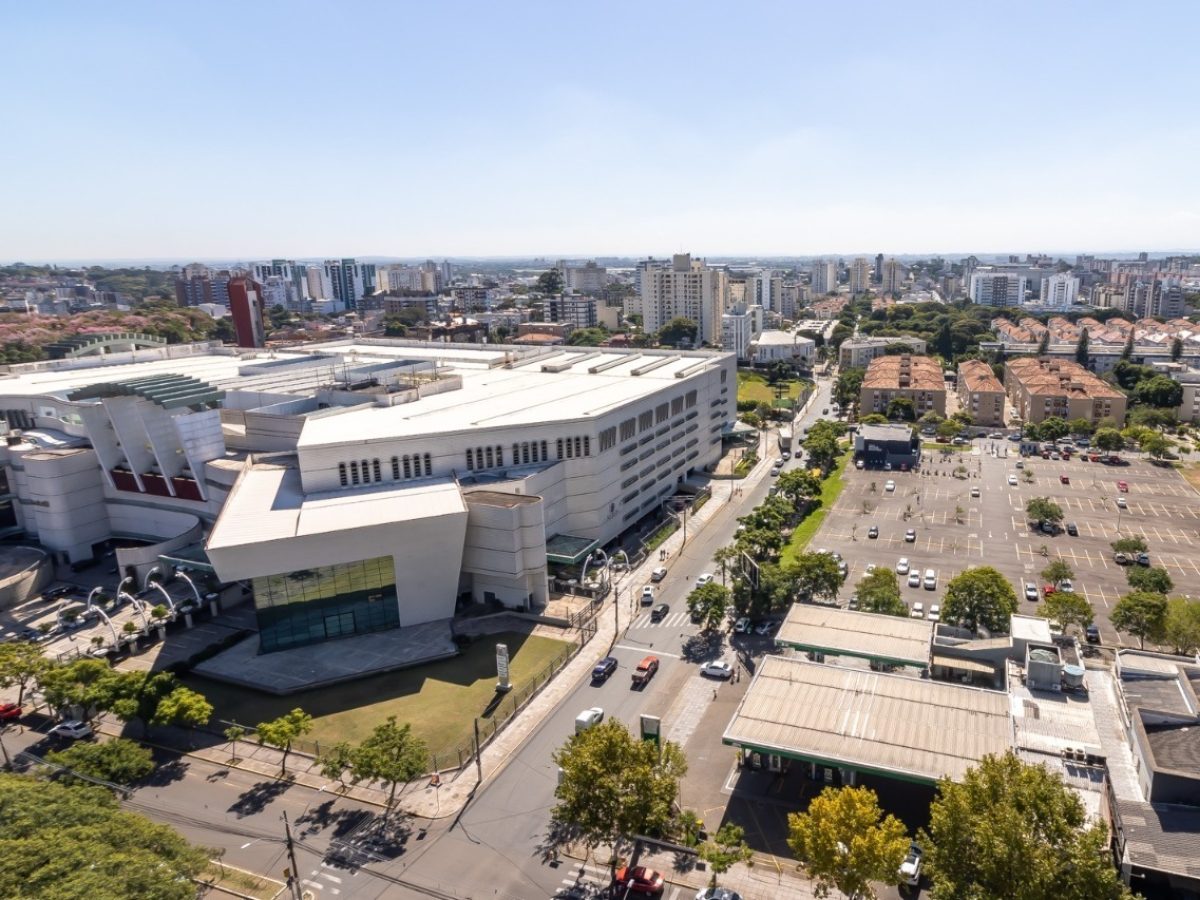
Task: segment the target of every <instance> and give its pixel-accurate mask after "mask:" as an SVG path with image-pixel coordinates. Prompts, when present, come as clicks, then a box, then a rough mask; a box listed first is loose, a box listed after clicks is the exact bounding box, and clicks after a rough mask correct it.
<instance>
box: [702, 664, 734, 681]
mask: <svg viewBox="0 0 1200 900" xmlns="http://www.w3.org/2000/svg"><path fill="white" fill-rule="evenodd" d="M700 674H701V675H707V676H708V677H709V678H721V679H725V678H732V677H733V666H731V665H729V663H727V662H725V660H723V659H714V660H713V661H712V662H706V663H705V664H704V665H702V666H701V667H700Z"/></svg>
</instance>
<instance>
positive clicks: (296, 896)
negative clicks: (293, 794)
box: [283, 812, 303, 900]
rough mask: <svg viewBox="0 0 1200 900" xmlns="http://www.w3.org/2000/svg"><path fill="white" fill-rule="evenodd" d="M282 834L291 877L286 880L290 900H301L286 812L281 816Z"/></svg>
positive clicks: (294, 845) (290, 831) (294, 849)
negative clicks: (289, 889)
mask: <svg viewBox="0 0 1200 900" xmlns="http://www.w3.org/2000/svg"><path fill="white" fill-rule="evenodd" d="M283 833H284V836H285V837H286V838H287V854H288V862H289V863H290V864H291V875H290V877H289V878H288V885H289V886H290V887H291V889H292V900H303V896H302V894H301V893H300V867H299V866H297V865H296V844H295V842H294V841H293V840H292V826H291V823H290V822H288V817H287V812H284V814H283Z"/></svg>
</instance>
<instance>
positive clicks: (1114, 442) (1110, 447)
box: [1092, 428, 1125, 453]
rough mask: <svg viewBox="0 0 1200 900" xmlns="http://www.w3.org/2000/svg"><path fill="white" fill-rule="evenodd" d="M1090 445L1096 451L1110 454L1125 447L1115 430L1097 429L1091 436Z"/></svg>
mask: <svg viewBox="0 0 1200 900" xmlns="http://www.w3.org/2000/svg"><path fill="white" fill-rule="evenodd" d="M1092 444H1093V445H1095V447H1096V449H1098V450H1103V451H1104V452H1105V453H1112V452H1114V451H1117V450H1121V449H1123V448H1124V447H1125V439H1124V438H1123V437H1121V432H1119V431H1117V429H1115V428H1097V429H1096V433H1095V434H1094V435H1092Z"/></svg>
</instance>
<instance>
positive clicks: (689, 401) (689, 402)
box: [683, 391, 696, 409]
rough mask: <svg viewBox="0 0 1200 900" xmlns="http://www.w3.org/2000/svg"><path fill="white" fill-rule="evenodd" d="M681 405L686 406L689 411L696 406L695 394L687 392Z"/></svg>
mask: <svg viewBox="0 0 1200 900" xmlns="http://www.w3.org/2000/svg"><path fill="white" fill-rule="evenodd" d="M683 405H684V406H686V407H687V408H688V409H691V408H692V407H693V406H695V405H696V392H695V391H688V392H687V394H686V395H684V398H683Z"/></svg>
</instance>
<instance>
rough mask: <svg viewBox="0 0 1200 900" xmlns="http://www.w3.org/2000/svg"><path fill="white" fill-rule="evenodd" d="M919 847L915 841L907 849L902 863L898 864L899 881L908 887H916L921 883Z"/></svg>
mask: <svg viewBox="0 0 1200 900" xmlns="http://www.w3.org/2000/svg"><path fill="white" fill-rule="evenodd" d="M921 857H922V852H921V847H920V845H919V844H917V843H916V842H915V841H914V842H913V844H912V846H910V847H909V848H908V854H907V855H906V856H905V857H904V862H902V863H900V881H901V882H902V883H903V884H905V885H907V886H908V887H916V886H917V885H919V884H920V883H921Z"/></svg>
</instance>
